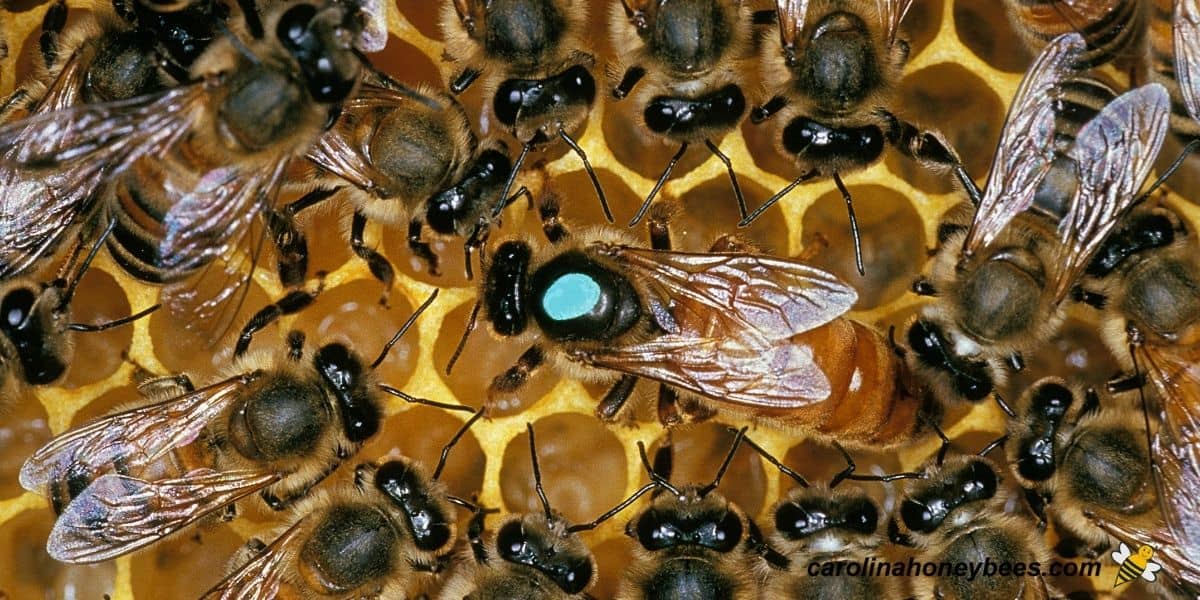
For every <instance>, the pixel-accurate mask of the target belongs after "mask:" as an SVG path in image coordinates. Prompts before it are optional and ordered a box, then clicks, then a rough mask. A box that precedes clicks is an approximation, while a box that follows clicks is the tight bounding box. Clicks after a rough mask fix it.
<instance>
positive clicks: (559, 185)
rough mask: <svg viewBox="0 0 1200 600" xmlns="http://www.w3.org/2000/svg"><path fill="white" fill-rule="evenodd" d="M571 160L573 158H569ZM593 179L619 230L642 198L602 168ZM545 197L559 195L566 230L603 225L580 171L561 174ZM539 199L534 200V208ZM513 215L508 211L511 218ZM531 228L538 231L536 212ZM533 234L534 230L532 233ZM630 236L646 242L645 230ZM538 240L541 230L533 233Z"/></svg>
mask: <svg viewBox="0 0 1200 600" xmlns="http://www.w3.org/2000/svg"><path fill="white" fill-rule="evenodd" d="M569 160H574V158H569ZM596 178H597V179H599V180H600V187H602V188H603V189H604V197H605V199H606V200H608V206H609V209H611V210H612V213H613V218H614V220H615V221H616V224H617V226H618V227H620V226H623V225H624V224H625V223H627V222H629V219H630V218H632V217H633V215H634V213H636V212H637V209H638V207H639V206H641V204H642V200H643V198H642V197H641V196H640V195H638V194H636V193H635V192H634V191H633V190H632V189H630V187H629V184H628V183H627V182H626V181H624V180H623V179H621V177H620V176H618V175H617V174H616V173H613V172H612V171H610V170H608V169H604V168H599V169H596ZM546 192H547V193H554V194H558V196H559V205H560V206H561V208H562V218H563V219H564V220H565V221H566V224H567V225H568V226H573V227H575V228H577V227H579V226H580V225H581V224H584V223H588V224H591V223H605V222H607V221H606V220H605V218H604V210H603V208H601V206H600V200H599V199H598V198H597V197H596V191H595V188H594V187H593V186H592V180H591V179H590V178H589V177H588V176H587V173H585V172H584V171H582V170H579V171H572V172H570V173H564V174H562V175H560V176H558V177H554V178H553V179H552V180H551V181H550V182H549V183H548V184H547V186H546ZM539 201H540V199H535V201H534V204H535V206H536V205H537V204H538V203H539ZM511 213H512V211H509V214H511ZM526 222H527V223H529V226H530V227H538V226H539V225H538V224H539V221H538V218H537V212H536V211H534V212H530V213H529V214H528V215H527V217H526ZM531 231H533V230H531ZM629 233H630V234H631V235H633V236H635V237H637V238H638V239H645V236H646V234H645V229H642V228H634V229H631V230H629ZM535 235H536V236H538V239H539V240H544V239H545V237H544V236H542V234H541V232H540V230H538V231H537V232H535Z"/></svg>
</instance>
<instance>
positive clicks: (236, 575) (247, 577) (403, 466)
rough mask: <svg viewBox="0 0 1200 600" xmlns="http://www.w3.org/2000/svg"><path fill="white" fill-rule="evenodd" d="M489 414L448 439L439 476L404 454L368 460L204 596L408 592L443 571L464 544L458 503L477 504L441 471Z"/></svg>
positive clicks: (305, 503)
mask: <svg viewBox="0 0 1200 600" xmlns="http://www.w3.org/2000/svg"><path fill="white" fill-rule="evenodd" d="M459 408H462V407H459ZM467 410H470V409H467ZM482 414H483V413H480V412H476V413H475V415H474V416H472V417H471V418H470V419H468V420H467V421H466V423H464V424H463V426H462V427H461V428H460V429H459V431H458V433H457V434H455V436H454V437H452V438H451V439H450V441H449V442H448V443H447V444H446V446H445V447H444V448H443V449H442V458H441V460H440V461H439V462H438V465H437V467H436V468H435V469H434V471H433V475H432V476H428V475H426V474H425V472H424V470H423V469H422V468H421V467H420V466H419V465H418V464H416V463H414V462H413V461H411V460H409V459H407V458H404V457H397V458H392V459H390V460H387V461H380V462H378V463H374V464H372V463H364V464H360V465H358V466H357V467H356V468H355V470H354V484H353V485H352V486H337V487H329V488H325V489H322V490H319V491H317V492H315V493H314V494H312V495H310V496H309V497H307V498H305V499H303V500H301V501H300V502H299V503H297V504H296V507H295V508H294V509H293V511H292V517H291V519H290V521H289V523H290V524H289V525H286V526H284V527H283V528H281V530H279V531H278V532H277V535H276V538H275V541H273V542H271V543H270V544H269V545H268V544H265V543H263V541H262V540H259V539H257V538H255V539H252V540H250V541H249V542H248V543H247V544H246V547H245V548H244V549H243V551H242V552H240V553H239V556H236V557H235V558H234V560H233V561H232V562H231V565H233V569H232V572H231V573H230V574H229V575H228V576H227V577H226V578H225V579H224V580H223V581H221V582H220V583H219V584H217V585H216V586H214V587H213V588H212V589H211V590H209V591H208V593H206V594H205V595H204V598H205V599H208V600H217V599H222V600H224V599H229V600H233V599H238V600H255V599H257V600H267V599H269V598H275V597H276V596H277V595H279V594H280V591H281V589H285V590H288V592H290V593H292V594H295V595H296V597H304V598H326V597H336V598H346V597H355V598H359V597H363V598H366V597H370V598H376V597H387V598H390V597H400V596H401V595H402V594H403V592H404V590H405V588H406V587H407V586H408V584H410V583H411V581H410V580H411V579H412V576H413V575H414V574H416V573H438V572H440V571H441V570H442V568H443V567H444V563H445V562H446V559H448V558H449V557H450V554H451V551H452V550H453V549H454V544H455V542H456V541H457V540H456V533H455V532H456V529H457V518H456V515H455V512H454V507H453V506H452V505H454V504H457V505H460V506H465V507H467V508H471V509H473V508H475V507H474V505H472V504H471V503H469V502H466V501H464V500H462V499H460V498H457V497H454V496H451V495H450V494H449V492H448V491H447V490H446V487H445V485H444V484H442V483H441V482H439V481H438V476H439V475H441V473H442V468H443V467H444V466H445V464H446V458H447V457H448V456H449V454H450V450H451V449H452V448H453V447H454V444H455V443H457V442H458V440H459V439H460V438H461V437H462V434H463V433H465V432H466V431H467V429H469V428H470V427H471V425H473V424H474V423H475V422H476V421H477V420H478V419H479V417H480V416H482ZM287 597H291V596H287Z"/></svg>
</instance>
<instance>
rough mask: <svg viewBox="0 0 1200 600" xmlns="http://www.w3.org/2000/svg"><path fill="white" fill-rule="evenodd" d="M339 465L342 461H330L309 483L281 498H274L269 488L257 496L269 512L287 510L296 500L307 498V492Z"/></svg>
mask: <svg viewBox="0 0 1200 600" xmlns="http://www.w3.org/2000/svg"><path fill="white" fill-rule="evenodd" d="M341 464H342V461H340V460H333V461H330V463H329V464H328V465H326V466H325V468H324V469H323V470H322V471H321V472H320V473H318V474H317V476H316V477H313V478H312V479H310V480H309V481H307V482H305V483H304V485H301V486H300V487H298V488H296V489H294V490H292V491H291V492H289V493H287V494H284V495H283V496H282V497H280V496H276V495H275V494H273V493H271V491H270V489H271V488H269V487H268V488H267V489H264V490H263V491H261V492H259V496H261V497H262V499H263V502H266V503H267V506H270V507H271V510H275V511H280V510H284V509H286V508H288V507H289V506H291V505H292V504H293V503H295V502H296V501H297V500H299V499H301V498H303V497H305V496H307V495H308V492H309V491H311V490H312V489H313V488H314V487H316V486H317V484H319V483H321V482H322V481H325V478H326V477H329V476H330V475H332V474H333V472H334V471H336V470H337V468H338V466H340V465H341Z"/></svg>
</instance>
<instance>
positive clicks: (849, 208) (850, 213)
mask: <svg viewBox="0 0 1200 600" xmlns="http://www.w3.org/2000/svg"><path fill="white" fill-rule="evenodd" d="M833 183H834V184H836V185H837V189H838V191H839V192H841V194H842V200H844V201H845V202H846V215H847V217H848V218H849V219H850V237H851V238H853V239H854V266H856V267H858V274H859V275H866V274H867V271H866V269H865V268H864V267H863V257H862V237H861V235H860V234H859V232H858V217H856V216H854V199H853V197H852V196H851V195H850V190H848V189H846V184H845V183H843V182H842V176H841V175H838V174H837V172H836V171H834V173H833Z"/></svg>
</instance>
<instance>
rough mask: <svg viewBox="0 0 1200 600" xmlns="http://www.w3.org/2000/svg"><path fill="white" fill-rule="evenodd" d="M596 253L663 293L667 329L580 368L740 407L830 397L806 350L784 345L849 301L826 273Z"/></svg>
mask: <svg viewBox="0 0 1200 600" xmlns="http://www.w3.org/2000/svg"><path fill="white" fill-rule="evenodd" d="M601 251H602V252H604V253H606V254H608V255H609V256H611V257H613V258H614V259H616V260H617V261H619V262H620V263H622V264H623V265H624V266H625V267H626V268H628V269H629V270H630V271H632V272H634V273H635V275H636V276H637V277H638V279H641V280H644V281H646V282H648V283H649V285H652V286H655V287H656V288H659V289H661V290H663V291H664V292H665V295H666V297H667V298H668V299H669V304H670V309H669V310H670V311H671V313H672V315H671V316H670V319H671V320H672V322H671V323H670V324H669V325H667V326H666V327H664V329H667V330H668V331H667V333H665V334H663V335H660V336H656V337H655V338H653V339H651V340H648V341H646V342H642V343H638V344H632V345H629V346H623V347H611V348H602V349H599V350H596V351H589V352H587V353H586V354H584V355H580V356H579V358H580V359H581V360H584V361H585V362H589V363H591V364H595V365H597V366H603V367H607V368H611V369H614V370H618V371H622V372H626V373H631V374H634V375H639V376H644V377H649V378H651V379H655V380H658V381H662V382H665V383H669V384H672V385H676V386H679V387H681V388H684V389H687V390H691V391H694V392H696V393H699V394H703V395H705V396H708V397H711V398H714V399H719V400H723V401H729V402H735V403H739V404H745V405H748V406H761V407H770V408H799V407H802V406H806V405H808V404H811V403H813V402H818V401H821V400H824V399H825V398H827V397H828V396H829V393H830V384H829V380H828V378H827V377H826V376H825V373H824V372H823V371H822V370H821V368H820V366H819V365H817V364H816V363H815V362H814V358H813V351H812V348H810V347H809V346H808V345H806V344H795V343H793V342H792V338H793V337H794V336H796V335H798V334H801V333H804V332H805V331H809V330H811V329H814V328H816V327H819V326H821V325H823V324H825V323H828V322H830V321H832V320H833V319H835V318H837V317H839V316H841V315H842V314H844V313H845V312H846V311H847V310H849V309H850V307H851V306H853V305H854V302H855V301H857V299H858V296H857V294H856V293H855V292H854V289H853V288H851V287H849V286H847V285H846V284H845V283H843V282H841V281H840V280H838V279H837V278H836V277H834V276H833V275H830V274H829V273H826V272H824V271H821V270H819V269H816V268H813V267H810V266H808V265H805V264H803V263H799V262H794V261H788V260H782V259H777V258H772V257H767V256H755V255H751V254H691V253H683V252H662V251H652V250H642V249H637V248H628V247H624V246H605V247H604V248H603V249H602V250H601ZM665 310H668V309H666V308H663V309H662V310H657V309H655V311H656V312H658V313H659V314H662V313H663V312H664V311H665ZM660 320H663V318H661V317H660Z"/></svg>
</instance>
